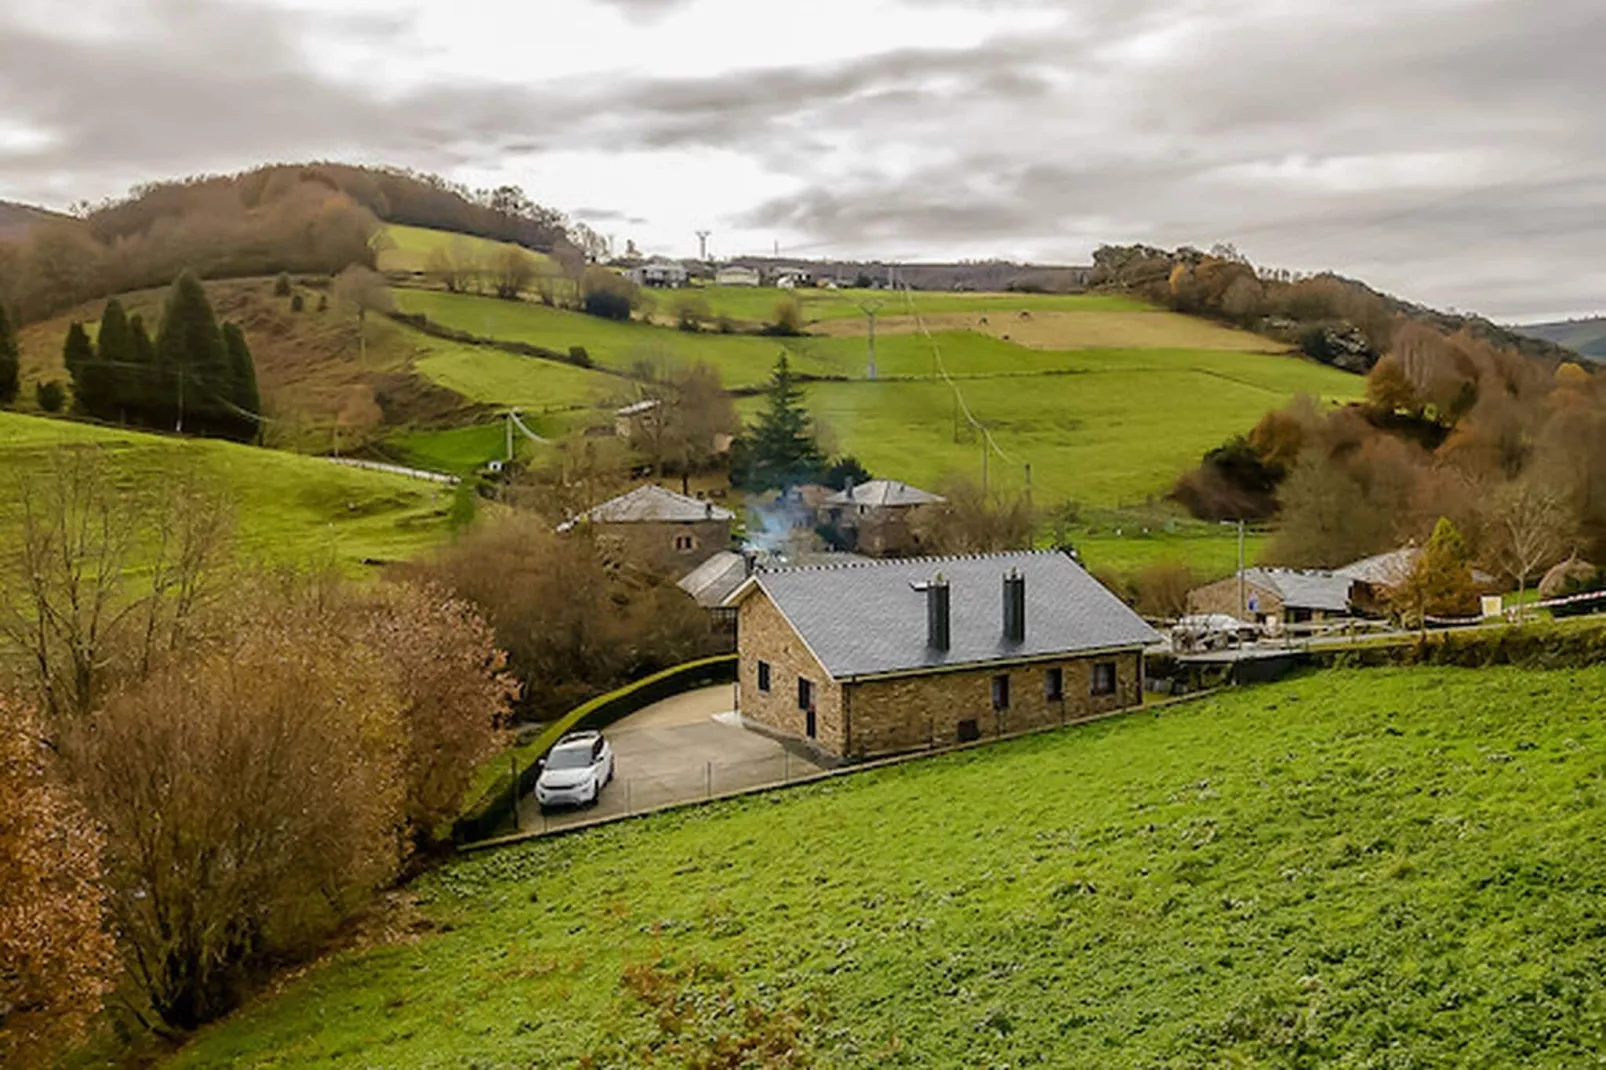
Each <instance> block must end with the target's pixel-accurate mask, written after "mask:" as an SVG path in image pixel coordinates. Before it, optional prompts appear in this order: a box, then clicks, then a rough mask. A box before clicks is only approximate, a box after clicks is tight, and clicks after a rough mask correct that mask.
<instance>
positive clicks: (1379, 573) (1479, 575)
mask: <svg viewBox="0 0 1606 1070" xmlns="http://www.w3.org/2000/svg"><path fill="white" fill-rule="evenodd" d="M1421 556H1422V549H1421V547H1418V546H1406V547H1403V548H1401V549H1399V550H1390V551H1389V552H1388V553H1383V554H1373V555H1372V556H1371V557H1363V558H1361V559H1360V560H1359V561H1352V562H1350V563H1349V564H1347V565H1345V566H1344V567H1343V568H1338V569H1334V570H1333V575H1335V576H1346V577H1348V578H1349V579H1352V580H1359V581H1360V582H1362V583H1369V584H1371V585H1372V586H1373V587H1395V586H1398V585H1399V584H1400V583H1402V582H1404V580H1405V578H1406V577H1407V576H1409V575H1410V574H1411V569H1413V568H1415V567H1416V559H1417V558H1419V557H1421ZM1472 580H1473V582H1474V583H1479V584H1491V583H1493V582H1494V577H1493V576H1491V575H1489V574H1488V573H1487V572H1483V571H1481V570H1479V569H1473V570H1472Z"/></svg>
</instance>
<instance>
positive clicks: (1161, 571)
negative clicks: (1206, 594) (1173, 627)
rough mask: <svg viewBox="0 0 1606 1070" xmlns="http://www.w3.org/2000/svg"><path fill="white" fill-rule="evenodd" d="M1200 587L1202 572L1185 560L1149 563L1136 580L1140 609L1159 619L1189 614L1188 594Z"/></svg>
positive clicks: (1134, 584)
mask: <svg viewBox="0 0 1606 1070" xmlns="http://www.w3.org/2000/svg"><path fill="white" fill-rule="evenodd" d="M1198 586H1199V577H1198V574H1197V573H1195V572H1194V571H1193V569H1191V568H1189V567H1188V566H1187V565H1186V564H1184V563H1183V562H1181V561H1156V562H1154V563H1152V564H1148V565H1145V566H1144V567H1143V568H1141V569H1140V570H1138V573H1137V575H1136V576H1134V577H1133V579H1132V588H1133V590H1134V592H1135V593H1136V595H1137V604H1136V608H1137V611H1138V612H1139V613H1141V614H1142V615H1143V616H1145V617H1150V618H1153V619H1156V620H1175V619H1176V618H1178V617H1182V616H1186V615H1187V612H1188V594H1189V593H1190V592H1191V591H1192V590H1193V589H1194V588H1195V587H1198Z"/></svg>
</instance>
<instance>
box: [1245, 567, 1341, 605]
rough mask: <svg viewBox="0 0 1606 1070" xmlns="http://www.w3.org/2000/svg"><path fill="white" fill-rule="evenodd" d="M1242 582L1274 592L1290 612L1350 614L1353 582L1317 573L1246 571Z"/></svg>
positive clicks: (1332, 573)
mask: <svg viewBox="0 0 1606 1070" xmlns="http://www.w3.org/2000/svg"><path fill="white" fill-rule="evenodd" d="M1244 580H1245V581H1246V582H1248V583H1253V584H1255V585H1256V586H1259V587H1264V588H1266V589H1268V590H1271V591H1275V592H1277V597H1279V598H1281V599H1282V600H1283V605H1284V606H1287V607H1290V608H1293V609H1319V610H1322V611H1324V612H1328V613H1345V612H1348V611H1349V607H1350V606H1349V593H1350V587H1351V586H1353V585H1354V582H1355V581H1354V580H1353V579H1351V578H1350V577H1348V576H1340V575H1338V574H1337V573H1334V572H1324V571H1320V570H1318V569H1295V568H1249V569H1245V570H1244Z"/></svg>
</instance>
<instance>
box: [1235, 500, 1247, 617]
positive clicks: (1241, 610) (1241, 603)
mask: <svg viewBox="0 0 1606 1070" xmlns="http://www.w3.org/2000/svg"><path fill="white" fill-rule="evenodd" d="M1248 613H1249V601H1248V599H1247V598H1245V597H1244V522H1243V518H1242V517H1240V518H1239V520H1238V619H1239V620H1244V619H1245V618H1246V616H1247V614H1248Z"/></svg>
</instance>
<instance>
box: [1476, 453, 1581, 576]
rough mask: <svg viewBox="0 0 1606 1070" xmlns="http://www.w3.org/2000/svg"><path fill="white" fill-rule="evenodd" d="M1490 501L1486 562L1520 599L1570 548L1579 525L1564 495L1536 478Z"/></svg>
mask: <svg viewBox="0 0 1606 1070" xmlns="http://www.w3.org/2000/svg"><path fill="white" fill-rule="evenodd" d="M1486 500H1487V506H1486V509H1485V523H1484V531H1483V544H1484V554H1485V557H1486V559H1487V560H1488V562H1489V563H1490V564H1491V565H1492V566H1493V567H1494V568H1496V569H1497V570H1498V571H1499V572H1501V573H1502V574H1503V575H1505V576H1508V577H1510V578H1511V580H1512V582H1513V583H1514V584H1516V588H1517V591H1518V593H1519V594H1520V593H1521V592H1522V591H1524V590H1526V589H1527V587H1528V580H1529V578H1530V577H1533V576H1537V575H1539V574H1540V573H1541V572H1542V571H1543V570H1544V569H1545V568H1546V567H1548V566H1550V565H1553V564H1555V563H1556V562H1557V561H1560V560H1561V559H1562V557H1564V556H1565V555H1566V553H1567V551H1568V550H1569V549H1571V547H1572V544H1573V541H1574V537H1575V535H1576V531H1577V520H1576V519H1575V517H1574V516H1573V511H1572V509H1571V507H1570V506H1569V503H1568V502H1567V499H1566V497H1565V495H1563V494H1562V493H1561V492H1560V491H1559V490H1556V489H1555V488H1553V487H1550V486H1547V485H1545V484H1543V483H1541V482H1540V481H1539V480H1537V479H1535V478H1532V477H1525V478H1523V479H1518V480H1515V481H1513V482H1511V483H1507V484H1506V485H1504V486H1502V487H1500V488H1498V489H1497V490H1496V491H1495V492H1494V493H1493V494H1491V495H1489V497H1488V498H1487V499H1486Z"/></svg>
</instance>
